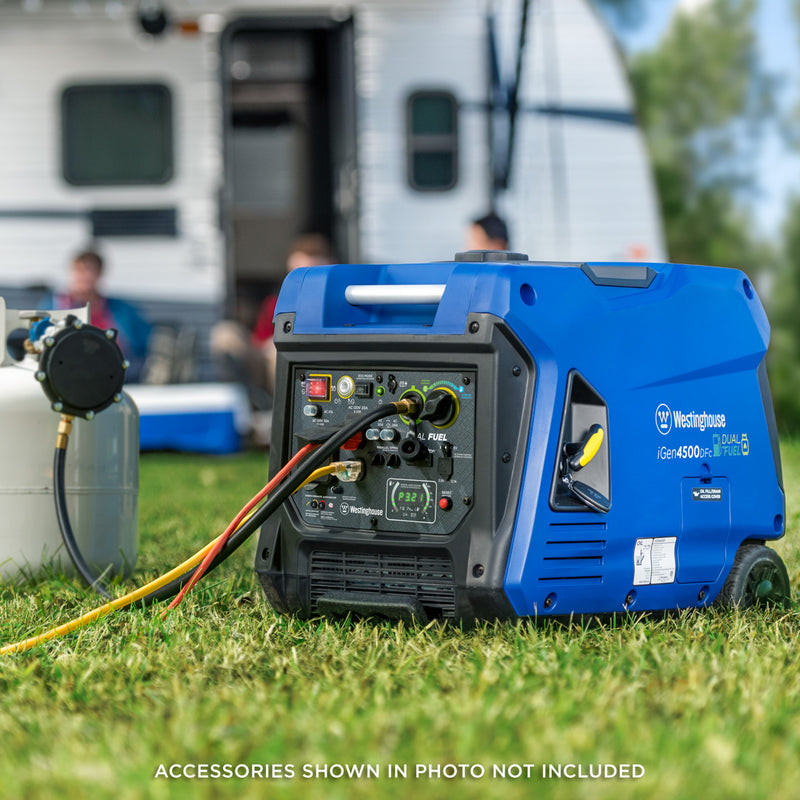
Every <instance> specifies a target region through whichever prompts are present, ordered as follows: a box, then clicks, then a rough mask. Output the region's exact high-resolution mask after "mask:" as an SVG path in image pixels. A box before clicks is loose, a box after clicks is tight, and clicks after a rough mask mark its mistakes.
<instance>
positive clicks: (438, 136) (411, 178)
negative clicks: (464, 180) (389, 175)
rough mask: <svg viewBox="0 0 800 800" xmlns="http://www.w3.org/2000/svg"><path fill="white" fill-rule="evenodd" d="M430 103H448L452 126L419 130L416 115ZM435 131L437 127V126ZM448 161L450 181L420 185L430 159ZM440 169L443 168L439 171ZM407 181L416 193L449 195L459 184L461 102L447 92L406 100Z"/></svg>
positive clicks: (416, 95) (431, 92) (419, 93)
mask: <svg viewBox="0 0 800 800" xmlns="http://www.w3.org/2000/svg"><path fill="white" fill-rule="evenodd" d="M431 100H434V101H436V100H440V101H445V102H446V103H447V105H448V109H447V112H448V114H449V125H447V126H446V128H449V129H444V130H438V131H437V130H430V129H429V130H427V131H426V130H420V129H419V125H418V117H417V111H418V106H419V103H420V102H430V101H431ZM434 127H435V126H434ZM437 156H438V157H442V156H444V157H445V159H446V160H447V159H449V165H448V166H446V167H445V169H446V170H448V171H449V178H448V180H446V181H445V180H439V181H433V182H424V181H420V180H419V177H420V173H421V172H422V171H423V170H424V169H425V167H424V166H423V161H424V160H430V158H431V157H437ZM439 169H441V166H440V167H439ZM406 180H407V182H408V185H409V186H410V187H411V188H412V189H413V190H414V191H417V192H425V193H428V192H449V191H451V190H452V189H455V187H456V186H457V185H458V181H459V130H458V101H457V99H456V96H455V95H454V94H453V93H452V92H451V91H448V90H446V89H417V90H415V91H413V92H411V93H410V94H409V95H408V97H407V98H406Z"/></svg>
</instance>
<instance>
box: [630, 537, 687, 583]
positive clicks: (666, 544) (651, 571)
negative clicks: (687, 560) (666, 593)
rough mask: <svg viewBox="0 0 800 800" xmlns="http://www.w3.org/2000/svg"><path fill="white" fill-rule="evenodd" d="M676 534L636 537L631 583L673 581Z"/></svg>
mask: <svg viewBox="0 0 800 800" xmlns="http://www.w3.org/2000/svg"><path fill="white" fill-rule="evenodd" d="M677 541H678V538H677V537H676V536H664V537H661V538H657V539H637V540H636V546H635V547H634V548H633V585H634V586H649V585H650V584H655V583H674V582H675V544H676V542H677Z"/></svg>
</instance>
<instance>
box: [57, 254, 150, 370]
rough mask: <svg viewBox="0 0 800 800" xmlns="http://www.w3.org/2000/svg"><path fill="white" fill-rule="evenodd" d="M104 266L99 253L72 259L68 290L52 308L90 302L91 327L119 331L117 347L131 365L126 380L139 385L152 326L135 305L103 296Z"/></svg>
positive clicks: (74, 306) (66, 289)
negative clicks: (101, 283) (101, 286)
mask: <svg viewBox="0 0 800 800" xmlns="http://www.w3.org/2000/svg"><path fill="white" fill-rule="evenodd" d="M104 267H105V264H104V262H103V257H102V256H101V255H100V254H99V253H98V252H97V251H96V250H82V251H81V252H79V253H77V254H76V255H75V256H74V257H73V259H72V263H71V266H70V270H69V274H68V276H67V285H66V288H65V290H64V291H63V292H58V293H56V295H55V296H54V298H53V308H58V309H65V308H81V307H83V306H85V305H86V304H87V303H88V304H89V322H90V323H91V324H92V325H95V326H97V327H98V328H102V329H103V330H108V329H109V328H114V329H115V330H116V331H117V344H118V345H119V348H120V350H122V353H123V355H124V356H125V358H126V359H127V360H128V361H129V362H130V367H129V368H128V370H127V372H126V375H125V380H126V382H127V383H136V382H137V381H138V380H139V378H140V376H141V372H142V366H143V365H144V361H145V358H146V357H147V347H148V341H149V338H150V323H149V322H147V320H145V318H144V317H143V316H142V315H141V314H140V313H139V311H138V309H137V308H136V306H134V305H133V304H132V303H129V302H127V301H125V300H121V299H119V298H117V297H106V296H104V295H103V294H102V293H101V291H100V282H101V279H102V277H103V270H104Z"/></svg>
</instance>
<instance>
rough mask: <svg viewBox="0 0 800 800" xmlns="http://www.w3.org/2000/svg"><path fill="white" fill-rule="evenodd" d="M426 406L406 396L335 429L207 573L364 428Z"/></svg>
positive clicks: (175, 585) (172, 587)
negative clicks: (380, 420) (421, 405)
mask: <svg viewBox="0 0 800 800" xmlns="http://www.w3.org/2000/svg"><path fill="white" fill-rule="evenodd" d="M421 410H422V409H421V408H420V407H419V405H418V404H417V403H415V402H414V401H413V400H408V399H403V400H398V401H396V402H393V403H389V404H388V405H385V406H379V407H378V408H375V409H373V410H372V411H368V412H365V413H364V414H361V415H359V416H358V417H356V418H355V419H354V420H352V421H351V422H350V423H348V424H347V425H345V426H344V427H343V428H340V429H339V430H337V431H335V432H334V433H332V434H331V436H330V437H329V438H328V439H327V440H326V441H325V442H324V444H322V445H320V446H319V447H318V448H317V449H316V450H313V451H312V452H311V453H309V454H308V456H307V457H306V458H305V459H304V460H303V461H302V462H301V466H300V468H299V469H298V471H297V472H296V473H295V474H293V475H290V476H289V477H288V478H287V479H286V480H285V481H284V482H283V483H282V484H281V485H280V486H279V487H278V488H277V489H276V490H275V491H274V492H273V493H272V494H271V495H270V496H269V497H268V499H267V500H266V501H265V502H264V503H263V505H261V506H260V507H259V508H258V509H257V510H256V512H255V513H254V514H253V515H252V516H251V517H250V518H249V519H248V520H247V521H246V522H244V523H243V524H242V525H241V526H240V527H239V528H237V529H236V530H235V531H234V532H233V533H232V534H231V537H230V538H229V539H228V541H227V542H226V543H225V545H224V546H223V548H222V549H221V550H220V551H219V553H218V554H217V557H216V558H215V559H214V560H213V561H212V562H211V564H210V565H209V567H208V569H207V570H206V574H208V573H209V572H211V570H212V569H215V568H216V567H218V566H219V565H220V564H221V563H222V562H223V561H225V559H226V558H228V557H229V556H230V555H231V554H233V553H234V552H235V551H236V550H238V548H239V547H241V546H242V545H243V544H244V543H245V542H246V541H247V540H248V539H249V538H250V536H251V535H252V534H253V533H254V532H255V531H256V530H257V529H258V528H260V527H261V525H263V524H264V522H265V521H266V520H267V518H268V517H270V516H272V514H274V513H275V512H276V511H277V510H278V509H279V508H280V507H281V505H283V502H284V501H285V500H286V499H287V498H288V497H290V496H291V495H292V493H293V492H294V491H295V490H296V489H297V488H298V487H299V486H300V485H301V484H302V483H303V481H304V480H305V479H306V478H307V477H308V476H309V475H310V474H311V473H312V472H313V471H314V470H315V469H316V468H317V467H319V466H322V464H324V463H325V462H326V461H327V460H328V459H329V458H330V457H331V456H332V455H333V454H334V453H335V452H336V451H337V450H338V449H339V448H340V447H341V446H342V445H343V444H344V443H345V442H346V441H347V440H348V439H350V438H352V437H353V436H355V435H356V434H358V433H360V432H361V431H363V430H364V429H365V428H367V427H368V426H369V425H371V424H372V423H373V422H376V421H377V420H379V419H383V418H384V417H391V416H393V415H394V414H404V415H405V416H407V417H416V416H417V415H418V414H419V412H420V411H421ZM196 569H197V567H194V568H193V569H191V570H189V571H188V572H185V573H184V574H183V575H181V576H180V577H179V578H175V580H173V581H171V582H170V583H167V584H165V585H164V586H162V587H161V588H160V589H156V590H155V591H153V592H151V593H150V594H148V595H146V596H145V597H144V598H142V600H141V601H140V602H141V603H142V604H143V605H151V604H152V603H155V602H157V601H159V600H167V599H168V598H170V597H173V596H174V595H176V594H177V593H178V592H179V591H180V590H181V589H182V588H183V586H184V585H185V584H186V583H188V581H189V580H190V579H191V577H192V575H193V574H194V573H195V570H196Z"/></svg>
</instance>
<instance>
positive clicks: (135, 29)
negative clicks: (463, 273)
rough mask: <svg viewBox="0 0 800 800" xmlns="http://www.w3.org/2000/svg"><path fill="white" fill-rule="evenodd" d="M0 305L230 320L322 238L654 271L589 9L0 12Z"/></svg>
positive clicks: (641, 190)
mask: <svg viewBox="0 0 800 800" xmlns="http://www.w3.org/2000/svg"><path fill="white" fill-rule="evenodd" d="M0 76H1V77H0V109H2V117H1V118H2V125H0V152H2V158H0V294H2V293H3V292H6V293H8V292H15V291H16V292H19V291H20V290H23V289H29V288H31V287H36V288H38V287H49V288H57V287H58V286H59V284H60V283H61V282H62V281H63V279H64V274H65V270H66V265H67V263H68V260H69V257H70V255H71V254H72V253H73V252H74V251H75V250H76V249H78V248H80V247H82V246H85V245H86V244H87V243H89V242H95V243H99V245H100V246H101V248H102V250H103V252H104V253H105V255H106V256H107V261H108V264H109V270H108V275H107V277H106V290H107V291H108V292H109V293H112V294H116V295H121V296H124V297H128V298H131V299H134V300H138V301H140V302H142V303H145V304H149V307H150V308H153V307H154V305H155V306H158V304H159V303H166V304H168V306H169V307H170V308H172V307H176V304H177V305H179V304H183V305H184V306H190V307H192V308H194V309H202V310H203V313H204V314H205V315H206V317H205V318H206V319H211V318H212V317H218V316H221V315H223V314H226V313H227V314H231V313H232V312H233V310H234V308H235V307H236V300H237V297H239V298H250V300H251V308H253V307H255V304H256V303H257V302H258V299H259V298H260V297H261V296H263V295H264V294H265V293H266V292H267V291H270V290H272V289H274V287H275V286H276V285H277V284H279V283H280V281H281V280H282V277H283V273H284V263H285V256H286V251H287V247H288V246H289V243H290V242H291V240H292V238H293V237H294V236H295V235H296V234H298V233H300V232H303V231H312V230H313V231H319V232H322V233H324V234H326V235H327V236H328V237H329V238H330V239H331V241H332V242H333V245H334V247H335V252H336V255H337V258H338V259H339V260H340V261H343V262H380V263H387V262H415V261H419V260H426V261H427V260H430V259H431V257H433V258H437V257H441V258H442V259H451V258H452V256H453V253H455V252H456V251H457V250H460V249H463V246H464V232H465V229H466V226H467V224H468V222H469V221H470V220H471V219H473V218H475V217H477V216H480V215H481V214H483V213H485V212H486V211H487V210H488V209H490V208H495V209H497V211H498V212H499V213H500V214H501V215H503V216H504V217H505V218H506V219H507V221H508V223H509V229H510V233H511V247H512V249H518V250H521V251H523V252H525V253H527V254H528V255H529V256H530V257H531V259H557V260H562V261H564V260H587V259H590V260H593V261H620V260H637V261H642V260H653V261H659V260H663V259H664V257H665V253H664V248H663V241H662V235H661V228H660V222H659V214H658V208H657V203H656V200H655V195H654V189H653V184H652V180H651V175H650V169H649V165H648V161H647V156H646V153H645V148H644V145H643V141H642V136H641V133H640V131H639V130H638V129H637V127H636V124H635V120H634V116H633V113H632V105H631V96H630V90H629V87H628V85H627V82H626V77H625V72H624V69H623V65H622V63H621V60H620V57H619V54H618V53H617V51H616V50H615V47H614V44H613V41H612V39H611V36H610V34H609V33H608V31H607V30H606V29H605V27H604V24H603V22H602V20H601V19H600V18H599V16H598V15H597V14H596V12H595V11H594V9H593V8H592V6H591V4H590V3H589V2H587V1H586V0H493V2H491V1H490V0H351V2H327V3H326V2H321V1H320V0H292V1H291V2H288V0H284V2H278V1H277V0H259V2H255V1H254V0H239V1H238V2H226V0H145V2H134V1H133V0H0Z"/></svg>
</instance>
